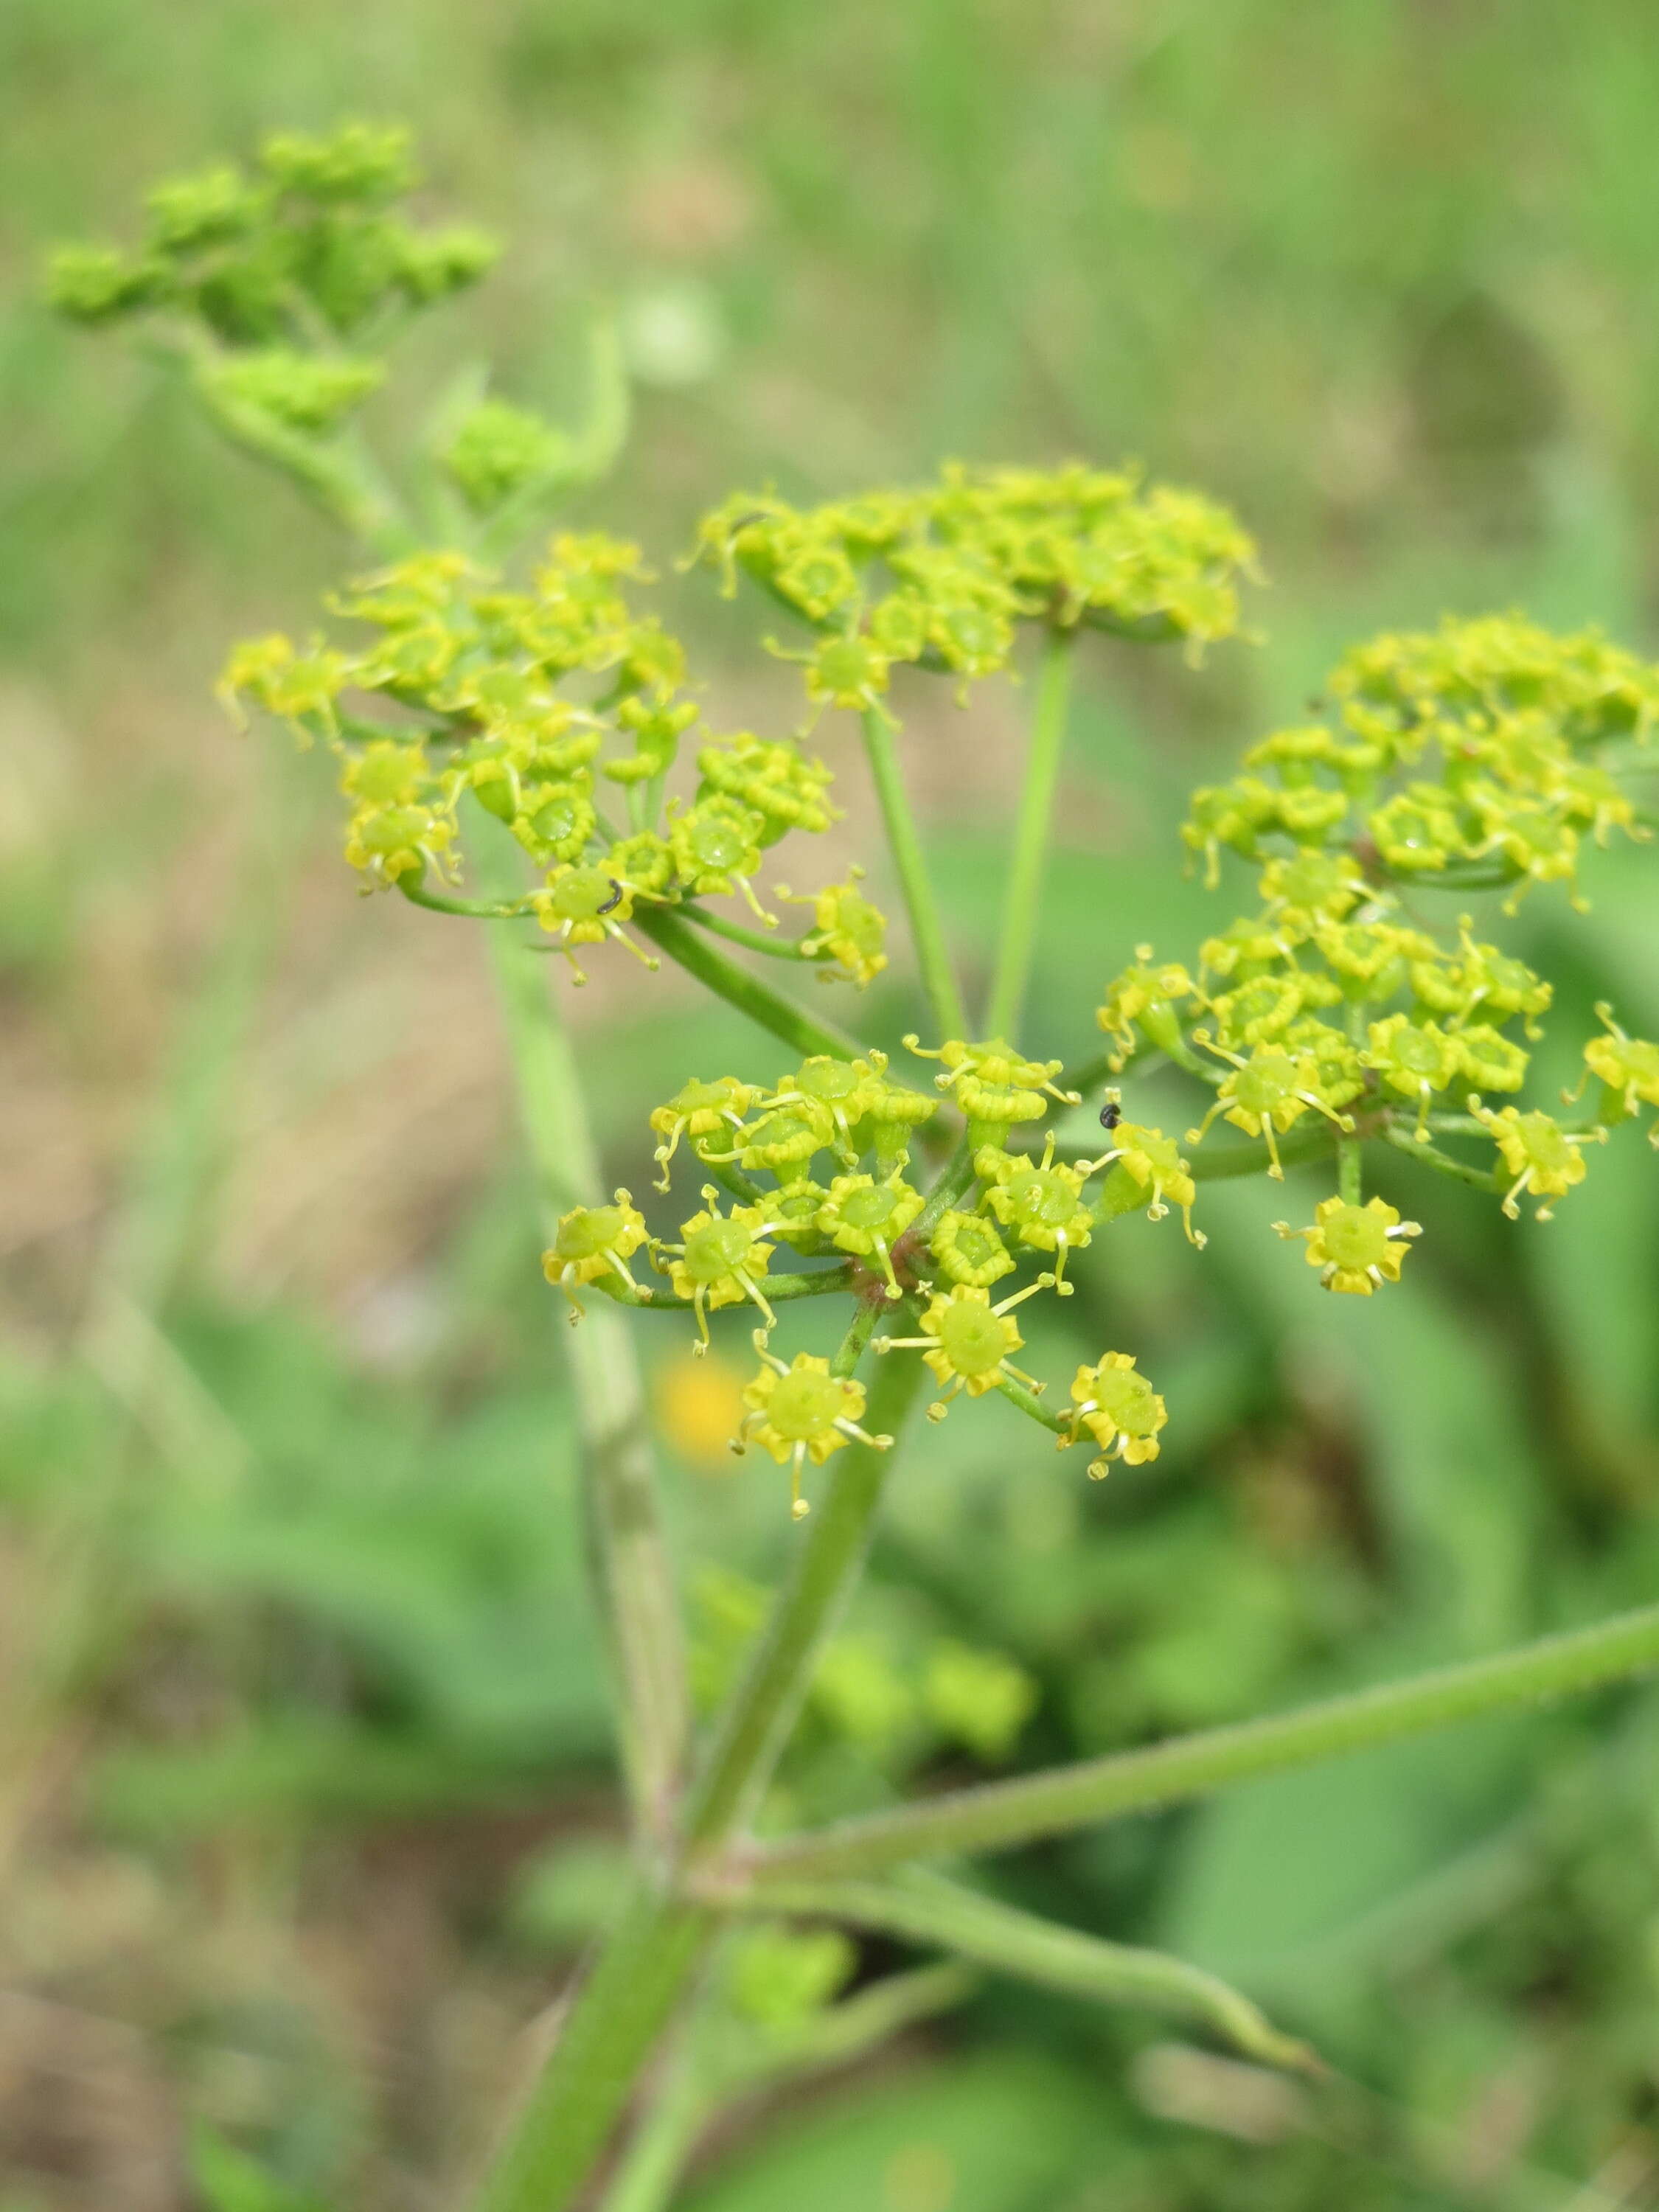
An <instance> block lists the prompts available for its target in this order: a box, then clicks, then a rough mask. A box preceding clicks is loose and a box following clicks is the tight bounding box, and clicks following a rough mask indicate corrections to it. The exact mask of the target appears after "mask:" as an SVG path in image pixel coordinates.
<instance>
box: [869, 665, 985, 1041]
mask: <svg viewBox="0 0 1659 2212" xmlns="http://www.w3.org/2000/svg"><path fill="white" fill-rule="evenodd" d="M863 720H864V750H865V754H866V758H867V759H868V761H869V763H870V775H871V777H872V781H874V784H875V787H876V800H877V803H878V805H879V806H880V808H881V818H882V822H883V824H884V827H885V829H886V831H887V842H888V844H889V845H890V847H891V848H892V854H893V860H894V864H895V866H896V867H897V869H898V878H899V888H900V890H902V893H903V894H904V905H905V911H906V912H907V913H908V915H909V917H910V934H911V937H912V939H914V940H915V948H916V965H917V966H918V967H919V968H920V969H921V981H922V987H923V989H924V990H925V991H926V993H927V1004H928V1006H929V1007H930V1009H931V1010H932V1012H933V1023H934V1026H935V1027H936V1029H937V1030H938V1032H939V1036H940V1038H941V1039H943V1038H945V1037H965V1036H967V1034H968V1016H967V1012H966V1010H965V1009H964V1007H963V1001H962V993H961V991H960V990H959V989H958V988H957V978H956V971H955V969H953V968H952V967H951V953H950V948H949V947H948V946H947V945H946V944H945V927H944V924H943V923H942V922H941V921H940V920H939V908H938V906H937V905H936V904H935V902H934V899H933V884H932V882H931V880H930V879H929V877H928V874H927V861H926V860H924V859H923V858H922V852H921V839H920V838H919V837H918V836H917V835H916V825H915V817H913V816H912V814H911V812H910V802H909V800H908V798H907V797H906V795H905V790H904V778H903V775H902V773H901V772H900V769H899V759H898V748H897V746H896V744H894V742H893V737H894V729H895V724H894V722H893V720H892V718H891V716H890V715H889V714H888V713H887V712H886V710H885V708H882V707H871V708H867V709H866V712H865V714H864V718H863Z"/></svg>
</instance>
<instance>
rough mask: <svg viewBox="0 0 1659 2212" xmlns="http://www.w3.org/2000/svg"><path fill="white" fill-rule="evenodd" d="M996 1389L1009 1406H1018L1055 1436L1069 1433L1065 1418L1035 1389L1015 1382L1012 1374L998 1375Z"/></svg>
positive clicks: (1022, 1411) (1063, 1435)
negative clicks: (1052, 1408) (1045, 1401)
mask: <svg viewBox="0 0 1659 2212" xmlns="http://www.w3.org/2000/svg"><path fill="white" fill-rule="evenodd" d="M997 1389H999V1390H1000V1392H1001V1393H1002V1395H1003V1396H1004V1397H1005V1398H1006V1400H1007V1401H1008V1403H1009V1404H1010V1405H1011V1406H1018V1407H1019V1410H1020V1412H1021V1413H1026V1414H1029V1415H1030V1419H1032V1420H1034V1421H1036V1422H1038V1423H1039V1424H1040V1425H1042V1427H1043V1428H1045V1429H1047V1430H1048V1431H1049V1433H1050V1434H1051V1435H1053V1436H1056V1437H1069V1436H1070V1435H1071V1429H1070V1427H1069V1425H1067V1423H1066V1421H1065V1419H1063V1418H1062V1417H1061V1416H1060V1414H1059V1413H1054V1412H1052V1411H1051V1410H1050V1409H1049V1407H1047V1406H1045V1405H1044V1404H1043V1402H1042V1399H1041V1398H1039V1397H1038V1396H1037V1395H1036V1391H1035V1390H1028V1389H1026V1387H1025V1385H1024V1383H1016V1382H1015V1380H1014V1378H1013V1376H1012V1375H999V1376H998V1377H997Z"/></svg>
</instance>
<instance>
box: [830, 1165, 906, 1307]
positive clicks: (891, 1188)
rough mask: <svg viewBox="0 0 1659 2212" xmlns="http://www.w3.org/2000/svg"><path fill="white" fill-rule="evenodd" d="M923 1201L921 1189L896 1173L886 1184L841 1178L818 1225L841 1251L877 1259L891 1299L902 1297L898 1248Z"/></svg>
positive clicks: (834, 1184) (869, 1178) (862, 1177)
mask: <svg viewBox="0 0 1659 2212" xmlns="http://www.w3.org/2000/svg"><path fill="white" fill-rule="evenodd" d="M921 1205H922V1200H921V1192H920V1191H919V1190H913V1189H912V1188H910V1186H909V1184H908V1183H907V1182H904V1181H903V1180H902V1178H901V1177H900V1176H898V1175H897V1174H896V1173H895V1174H893V1175H890V1176H887V1177H885V1178H884V1180H883V1181H882V1182H877V1181H876V1178H875V1177H874V1176H867V1175H844V1176H836V1179H835V1181H834V1182H832V1183H831V1184H830V1186H829V1196H828V1197H827V1198H826V1199H825V1200H824V1201H823V1205H822V1206H820V1207H819V1208H818V1227H819V1228H820V1230H822V1231H823V1234H824V1235H825V1236H826V1237H828V1238H829V1242H830V1243H832V1244H833V1245H834V1246H835V1247H836V1250H837V1251H839V1252H850V1253H852V1254H854V1255H855V1256H856V1257H859V1258H861V1259H873V1260H874V1261H875V1262H876V1265H877V1266H878V1267H879V1268H880V1270H881V1272H882V1274H883V1276H884V1278H885V1279H886V1283H887V1295H888V1297H890V1298H896V1297H898V1296H899V1294H900V1293H899V1286H898V1281H897V1279H896V1276H895V1275H894V1273H893V1247H894V1245H895V1244H896V1243H897V1242H898V1240H899V1238H900V1237H902V1235H903V1234H904V1232H905V1231H906V1230H907V1229H908V1227H909V1226H910V1224H911V1223H912V1222H913V1221H914V1220H915V1218H916V1216H917V1214H919V1213H920V1212H921Z"/></svg>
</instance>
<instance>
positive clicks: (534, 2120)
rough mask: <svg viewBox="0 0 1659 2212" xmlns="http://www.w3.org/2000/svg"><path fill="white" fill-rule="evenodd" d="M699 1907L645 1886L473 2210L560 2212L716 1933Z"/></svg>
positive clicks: (586, 2170)
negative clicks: (655, 1892)
mask: <svg viewBox="0 0 1659 2212" xmlns="http://www.w3.org/2000/svg"><path fill="white" fill-rule="evenodd" d="M713 1927H714V1922H713V1918H712V1916H711V1915H710V1914H709V1913H708V1911H706V1910H705V1909H703V1908H702V1907H699V1906H696V1905H684V1904H681V1903H678V1902H677V1901H674V1900H671V1899H665V1898H662V1897H659V1896H656V1895H653V1893H650V1892H649V1891H648V1890H645V1889H643V1888H642V1889H641V1892H640V1893H639V1894H638V1896H637V1897H636V1898H635V1899H634V1901H633V1903H632V1904H631V1905H629V1908H628V1910H627V1911H626V1913H625V1914H624V1916H623V1920H622V1922H621V1923H620V1924H619V1925H618V1927H617V1929H616V1932H615V1933H614V1934H613V1935H612V1936H611V1940H610V1942H608V1943H607V1944H606V1946H605V1950H604V1952H603V1953H602V1954H601V1956H600V1958H599V1964H598V1965H597V1966H595V1968H594V1970H593V1972H592V1974H591V1975H590V1976H589V1977H588V1979H587V1980H586V1983H585V1984H583V1986H582V1988H581V1990H580V1992H579V1993H578V1995H577V1997H576V1999H575V2002H574V2004H573V2005H572V2007H571V2009H570V2013H569V2016H568V2018H567V2019H566V2020H565V2021H564V2022H563V2023H562V2026H561V2028H560V2031H559V2039H558V2042H557V2043H556V2045H555V2046H554V2051H553V2055H552V2057H551V2058H550V2061H549V2063H547V2064H546V2065H545V2066H544V2068H543V2069H542V2071H541V2073H540V2074H539V2075H538V2077H537V2079H536V2081H535V2082H534V2084H533V2086H532V2088H531V2091H530V2093H529V2094H528V2096H527V2097H526V2100H525V2102H524V2104H523V2106H521V2108H520V2112H518V2114H517V2116H516V2118H515V2119H514V2122H513V2125H512V2127H511V2129H510V2130H509V2132H508V2136H507V2142H506V2143H505V2145H504V2146H503V2148H502V2149H501V2154H500V2155H499V2157H498V2158H497V2160H496V2161H495V2165H494V2166H492V2167H491V2169H490V2171H489V2175H488V2177H487V2179H485V2182H484V2184H483V2189H482V2191H481V2192H480V2193H479V2196H478V2197H477V2212H562V2208H563V2207H564V2206H566V2205H568V2204H569V2203H571V2202H572V2200H573V2198H574V2197H575V2195H576V2192H577V2191H579V2190H580V2187H581V2185H582V2184H583V2182H584V2181H586V2179H587V2176H588V2174H589V2172H591V2171H592V2166H593V2162H594V2160H596V2159H597V2158H598V2157H599V2154H600V2152H601V2151H602V2150H603V2149H604V2148H605V2144H606V2142H609V2140H610V2137H611V2130H612V2129H613V2128H614V2127H615V2126H616V2124H617V2120H618V2119H619V2118H620V2117H621V2115H622V2112H623V2107H624V2106H625V2105H626V2104H627V2102H628V2100H629V2096H630V2095H631V2093H632V2092H633V2087H634V2083H635V2079H636V2077H637V2075H638V2073H639V2069H640V2068H641V2064H642V2063H643V2062H644V2059H645V2057H646V2055H647V2052H648V2051H650V2049H651V2046H652V2045H653V2043H654V2042H655V2041H656V2039H657V2038H658V2036H659V2034H660V2033H661V2032H662V2029H663V2027H664V2026H665V2024H666V2022H667V2020H668V2017H669V2015H670V2014H671V2012H672V2010H673V2008H674V2007H675V2005H676V2004H677V2003H678V2001H679V1998H680V1996H681V1994H682V1992H683V1991H684V1988H685V1985H686V1984H687V1982H688V1980H689V1979H690V1976H691V1973H692V1972H693V1970H694V1969H695V1967H696V1963H697V1960H698V1959H699V1958H700V1957H701V1956H702V1953H703V1951H704V1950H705V1949H706V1948H707V1947H708V1942H709V1940H710V1937H711V1935H712V1932H713Z"/></svg>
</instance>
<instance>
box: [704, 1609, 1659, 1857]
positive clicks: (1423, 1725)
mask: <svg viewBox="0 0 1659 2212" xmlns="http://www.w3.org/2000/svg"><path fill="white" fill-rule="evenodd" d="M1655 1667H1659V1605H1655V1606H1647V1607H1643V1608H1642V1609H1641V1610H1640V1611H1638V1612H1635V1613H1620V1614H1617V1615H1616V1616H1615V1617H1614V1618H1613V1619H1612V1620H1603V1621H1599V1622H1597V1623H1596V1624H1595V1626H1593V1627H1590V1628H1580V1629H1575V1630H1573V1631H1571V1632H1569V1633H1568V1634H1565V1635H1561V1636H1549V1637H1545V1638H1541V1639H1540V1640H1539V1641H1538V1642H1536V1643H1533V1644H1522V1645H1521V1646H1520V1647H1519V1648H1518V1649H1516V1650H1511V1651H1502V1652H1498V1653H1497V1654H1495V1655H1494V1656H1492V1657H1490V1658H1486V1659H1471V1660H1466V1661H1464V1662H1462V1663H1461V1664H1459V1665H1456V1666H1451V1667H1443V1668H1437V1669H1435V1670H1434V1671H1433V1672H1432V1673H1430V1674H1419V1675H1415V1676H1411V1677H1408V1678H1407V1680H1404V1681H1399V1682H1388V1683H1383V1684H1382V1685H1380V1686H1378V1687H1377V1688H1376V1689H1372V1690H1361V1691H1358V1692H1353V1693H1352V1694H1350V1695H1348V1696H1345V1697H1339V1698H1330V1699H1326V1700H1325V1701H1324V1702H1323V1703H1322V1704H1320V1705H1308V1706H1304V1708H1303V1710H1302V1711H1299V1712H1292V1713H1281V1714H1275V1715H1273V1716H1271V1717H1268V1718H1267V1719H1264V1720H1257V1721H1246V1722H1243V1723H1239V1724H1238V1725H1237V1726H1236V1727H1231V1728H1222V1729H1206V1730H1204V1731H1203V1732H1202V1733H1201V1734H1199V1735H1189V1736H1177V1737H1176V1738H1174V1739H1173V1740H1172V1741H1169V1742H1166V1743H1160V1744H1154V1745H1152V1746H1150V1747H1148V1748H1146V1750H1142V1751H1129V1752H1119V1753H1113V1754H1112V1755H1111V1756H1110V1757H1109V1758H1105V1759H1085V1760H1084V1761H1082V1762H1081V1763H1080V1764H1079V1765H1075V1766H1070V1767H1059V1768H1055V1769H1054V1770H1052V1771H1048V1772H1046V1773H1041V1774H1031V1775H1024V1776H1022V1777H1020V1778H1018V1779H1016V1780H1014V1781H1011V1782H998V1783H991V1784H987V1785H986V1786H985V1787H983V1788H981V1789H976V1790H958V1791H955V1792H952V1793H951V1794H950V1795H947V1796H940V1797H936V1798H934V1799H933V1800H932V1801H931V1802H927V1803H923V1804H920V1805H914V1806H908V1807H904V1808H900V1809H898V1810H896V1811H894V1812H890V1813H879V1814H872V1815H869V1816H868V1817H866V1818H864V1819H861V1820H846V1821H842V1823H840V1824H839V1825H838V1826H835V1827H832V1828H828V1829H825V1830H824V1831H823V1832H822V1833H820V1834H817V1835H805V1836H797V1837H792V1838H786V1839H785V1840H784V1841H783V1842H781V1843H780V1844H774V1845H772V1846H770V1847H769V1848H766V1849H763V1850H757V1851H756V1852H754V1853H752V1854H751V1855H750V1858H749V1860H748V1862H747V1866H746V1871H747V1874H748V1875H749V1877H750V1879H751V1880H752V1881H755V1882H756V1883H757V1884H758V1885H761V1886H765V1885H767V1884H769V1883H770V1882H773V1881H819V1880H822V1879H824V1878H826V1877H829V1876H831V1875H853V1874H869V1873H872V1872H875V1871H878V1870H879V1869H882V1868H884V1867H890V1866H896V1865H901V1864H902V1863H904V1862H905V1861H907V1860H910V1859H921V1858H930V1857H938V1856H939V1855H940V1854H942V1853H945V1852H957V1851H973V1850H1004V1849H1006V1848H1007V1847H1008V1846H1009V1845H1010V1844H1023V1843H1029V1842H1030V1841H1031V1840H1032V1839H1033V1838H1036V1837H1039V1836H1053V1835H1060V1834H1063V1833H1064V1832H1066V1830H1068V1829H1072V1828H1080V1827H1087V1826H1091V1825H1092V1824H1093V1823H1094V1822H1096V1821H1099V1820H1115V1819H1117V1818H1118V1817H1119V1816H1121V1814H1125V1813H1134V1812H1139V1811H1141V1810H1143V1809H1144V1808H1146V1807H1147V1806H1151V1805H1167V1804H1171V1803H1173V1802H1176V1800H1178V1799H1181V1798H1186V1797H1198V1796H1204V1795H1205V1794H1206V1792H1208V1791H1210V1790H1220V1789H1225V1788H1226V1787H1228V1786H1229V1785H1230V1784H1233V1783H1237V1782H1247V1781H1250V1780H1253V1779H1254V1778H1255V1777H1256V1776H1258V1775H1262V1774H1274V1773H1278V1772H1280V1771H1282V1770H1283V1769H1285V1768H1286V1767H1291V1766H1306V1765H1312V1764H1314V1763H1315V1762H1316V1761H1318V1760H1320V1759H1334V1758H1336V1757H1339V1756H1340V1755H1341V1754H1342V1753H1347V1752H1352V1751H1361V1750H1364V1748H1365V1747H1367V1746H1368V1745H1370V1744H1376V1743H1389V1742H1392V1741H1395V1739H1396V1738H1398V1737H1401V1736H1408V1735H1419V1734H1421V1733H1423V1732H1424V1731H1425V1730H1427V1729H1436V1728H1444V1727H1447V1726H1449V1724H1450V1723H1453V1722H1454V1721H1462V1720H1472V1719H1474V1718H1475V1717H1478V1716H1479V1715H1480V1714H1483V1713H1495V1712H1504V1711H1511V1710H1513V1709H1514V1708H1515V1707H1516V1706H1519V1705H1533V1704H1536V1703H1537V1702H1538V1701H1539V1700H1540V1699H1546V1698H1555V1697H1564V1696H1566V1695H1568V1694H1570V1693H1571V1692H1577V1691H1583V1690H1592V1689H1595V1688H1598V1687H1599V1686H1601V1685H1602V1684H1603V1683H1607V1682H1613V1681H1616V1680H1620V1678H1621V1677H1623V1676H1626V1675H1629V1674H1642V1673H1645V1672H1647V1671H1649V1670H1650V1669H1651V1668H1655Z"/></svg>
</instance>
